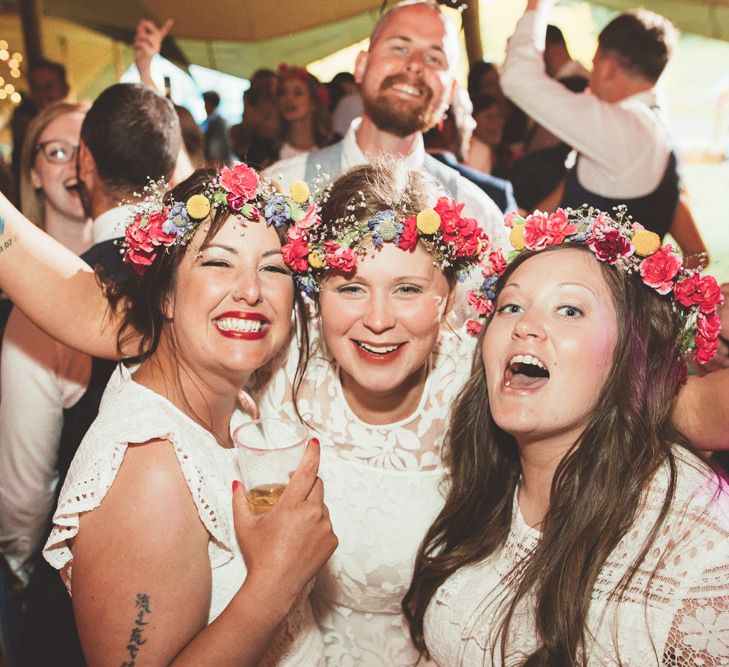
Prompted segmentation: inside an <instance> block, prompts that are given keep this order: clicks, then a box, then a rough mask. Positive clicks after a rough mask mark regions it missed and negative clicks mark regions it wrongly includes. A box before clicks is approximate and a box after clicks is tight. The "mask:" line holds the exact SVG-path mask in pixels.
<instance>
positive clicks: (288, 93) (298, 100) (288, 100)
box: [278, 77, 314, 123]
mask: <svg viewBox="0 0 729 667" xmlns="http://www.w3.org/2000/svg"><path fill="white" fill-rule="evenodd" d="M278 109H279V112H280V114H281V118H282V119H283V120H284V121H285V122H287V123H293V122H295V121H299V120H303V119H305V118H308V117H310V116H311V115H312V114H313V112H314V104H313V102H312V99H311V95H310V93H309V87H308V86H307V85H306V84H305V83H304V82H303V81H301V80H300V79H298V78H296V77H287V78H285V79H284V80H283V81H282V82H281V85H280V86H279V87H278Z"/></svg>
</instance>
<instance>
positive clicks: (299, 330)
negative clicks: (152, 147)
mask: <svg viewBox="0 0 729 667" xmlns="http://www.w3.org/2000/svg"><path fill="white" fill-rule="evenodd" d="M217 175H218V170H217V169H213V168H203V169H198V170H197V171H195V172H193V174H192V175H191V176H190V177H189V178H187V179H186V180H184V181H182V182H181V183H180V184H179V185H177V186H176V187H175V188H173V189H172V190H170V192H168V193H167V194H166V195H165V202H166V203H167V204H172V203H173V202H184V201H187V200H188V199H189V198H190V197H191V196H192V195H195V194H201V193H203V192H204V191H205V190H206V188H207V186H208V185H209V184H210V183H211V182H212V181H213V179H214V178H216V177H217ZM229 216H230V213H229V212H228V210H227V209H225V208H223V207H216V208H214V209H213V211H212V213H211V214H210V219H209V227H208V229H207V231H206V232H205V238H204V240H203V242H202V245H201V249H203V248H205V247H207V245H208V244H209V243H210V242H211V241H212V240H213V238H214V237H215V235H216V234H217V233H218V232H219V231H220V229H221V228H222V227H223V225H224V224H225V222H226V221H227V220H228V217H229ZM256 224H265V223H264V222H261V223H256ZM286 231H287V227H286V225H284V226H282V227H280V228H277V229H276V233H277V235H278V238H279V240H280V241H281V243H282V244H283V243H285V242H286ZM188 250H189V246H188V245H173V246H171V247H170V248H168V249H166V252H160V253H159V254H158V255H157V256H156V257H155V259H154V261H153V262H152V264H151V266H149V267H148V268H147V270H146V271H145V272H144V274H143V275H141V276H137V275H136V274H135V275H133V276H130V277H129V278H128V279H127V280H125V281H122V282H119V283H115V282H112V281H109V280H108V279H105V278H104V277H103V276H102V281H103V282H104V283H105V288H106V292H107V298H108V299H109V302H110V304H111V307H112V308H121V309H122V314H123V318H122V325H121V327H120V329H119V334H118V338H117V347H118V350H119V352H120V354H121V351H122V350H124V349H136V350H137V354H135V355H134V356H127V357H126V358H125V359H124V361H125V363H127V364H133V363H140V362H142V361H144V360H145V359H149V358H150V357H151V356H152V355H153V354H154V352H155V351H156V350H157V348H158V347H159V343H160V339H161V337H162V336H163V335H169V333H168V328H167V327H165V321H166V319H167V318H166V317H165V314H164V313H165V304H166V303H167V302H168V300H169V298H170V296H171V295H172V292H173V290H174V287H175V283H176V280H177V270H178V268H179V266H180V262H182V259H183V257H184V256H185V253H186V252H188ZM294 315H295V322H296V326H295V334H296V336H297V340H298V344H299V366H298V367H297V373H296V374H297V377H298V375H299V374H300V373H302V372H303V368H304V365H305V363H306V359H307V358H308V355H309V334H308V329H307V326H306V320H307V315H306V306H305V304H304V300H303V298H302V297H301V295H300V294H299V293H298V290H296V289H295V288H294ZM169 342H170V345H172V346H173V349H174V340H173V339H172V337H171V336H170V337H169Z"/></svg>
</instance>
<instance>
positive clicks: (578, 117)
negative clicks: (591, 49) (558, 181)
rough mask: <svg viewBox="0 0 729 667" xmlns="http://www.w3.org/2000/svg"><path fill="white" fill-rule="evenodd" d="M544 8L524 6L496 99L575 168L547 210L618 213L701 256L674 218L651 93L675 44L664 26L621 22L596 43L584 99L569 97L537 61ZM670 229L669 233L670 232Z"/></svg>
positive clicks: (691, 228) (687, 226)
mask: <svg viewBox="0 0 729 667" xmlns="http://www.w3.org/2000/svg"><path fill="white" fill-rule="evenodd" d="M552 5H553V0H528V3H527V8H526V11H525V13H524V16H523V17H522V18H521V19H520V21H519V23H518V24H517V27H516V31H515V32H514V34H513V36H512V37H511V39H510V40H509V44H508V47H507V53H506V61H505V62H504V68H503V71H502V77H501V85H502V87H503V89H504V93H505V94H506V95H507V96H508V97H509V98H510V99H511V100H512V101H514V102H515V103H516V104H517V105H518V106H519V107H521V108H522V109H523V110H524V111H525V112H526V113H527V114H529V115H530V116H531V117H532V118H533V119H534V120H535V121H536V122H538V123H539V124H540V125H542V126H544V127H545V128H546V129H547V130H549V131H550V132H552V133H553V134H554V135H555V136H557V137H558V138H560V139H561V140H562V141H564V142H566V143H567V144H568V145H570V146H573V147H574V148H575V150H576V152H577V155H576V163H575V165H574V167H573V168H571V169H570V170H569V171H568V172H567V178H566V181H565V185H564V190H563V192H562V193H557V194H558V195H559V196H556V197H555V201H554V204H557V203H560V199H561V204H562V205H564V206H580V205H581V204H583V203H588V204H591V205H593V206H596V207H598V208H601V209H604V210H610V209H612V208H613V207H614V206H616V205H618V204H622V203H624V204H626V205H627V206H628V211H629V213H631V214H632V215H633V217H634V218H635V219H636V220H637V221H638V222H641V223H642V224H643V225H644V226H646V227H648V228H649V229H653V230H654V231H656V232H657V233H658V234H660V235H661V236H663V235H664V234H665V233H666V232H669V231H670V232H671V234H672V235H673V236H674V238H676V240H677V241H678V243H679V244H680V245H681V247H682V249H683V250H684V253H686V254H693V253H697V252H702V251H704V250H705V247H704V245H703V242H702V241H701V237H700V235H699V233H698V230H697V229H696V226H695V223H694V222H693V219H692V218H691V217H690V216H680V215H676V212H677V210H678V209H679V196H680V192H681V187H680V179H679V176H678V170H677V165H676V156H675V154H674V152H673V148H672V142H671V138H670V135H669V132H668V129H667V126H666V119H665V118H663V116H662V111H661V109H660V104H659V95H658V91H657V90H656V83H657V82H658V79H659V78H660V76H661V74H662V72H663V69H664V68H665V66H666V64H667V63H668V61H669V59H670V57H671V54H672V51H673V46H674V43H675V40H676V35H675V31H674V29H673V26H672V25H671V23H670V22H669V21H668V20H667V19H665V18H663V17H662V16H659V15H657V14H654V13H652V12H647V11H645V10H641V11H636V12H629V13H627V14H622V15H620V16H618V17H617V18H616V19H614V20H613V21H611V22H610V23H609V24H608V25H607V26H606V27H605V29H604V30H603V31H602V33H601V34H600V37H599V40H598V48H597V51H596V53H595V57H594V59H593V70H592V72H591V74H590V79H589V83H590V92H589V93H573V92H571V91H570V90H568V89H567V88H565V87H564V86H563V85H562V84H561V83H559V82H558V81H556V80H555V79H553V78H551V77H550V76H549V74H548V73H547V72H546V71H545V63H544V59H543V51H544V42H545V32H546V28H547V18H548V14H549V10H550V9H551V7H552ZM674 220H675V221H676V223H677V224H674Z"/></svg>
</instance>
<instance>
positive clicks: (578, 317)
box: [482, 248, 618, 446]
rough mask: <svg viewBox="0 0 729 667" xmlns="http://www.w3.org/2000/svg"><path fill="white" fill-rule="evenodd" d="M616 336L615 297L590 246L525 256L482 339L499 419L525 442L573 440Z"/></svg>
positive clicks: (492, 402) (597, 391)
mask: <svg viewBox="0 0 729 667" xmlns="http://www.w3.org/2000/svg"><path fill="white" fill-rule="evenodd" d="M617 340H618V323H617V317H616V314H615V307H614V304H613V298H612V296H611V293H610V288H609V287H608V285H607V283H606V282H605V279H604V277H603V275H602V270H601V268H600V266H599V264H598V261H597V260H596V259H595V258H594V257H593V256H592V254H591V253H587V252H582V251H580V250H576V249H569V248H567V249H560V250H558V251H553V252H546V253H542V254H539V255H536V256H535V257H531V258H529V259H527V260H525V261H524V263H523V264H521V265H520V266H518V267H517V268H516V270H515V271H514V273H512V274H511V276H510V277H509V280H508V281H507V283H506V285H505V286H504V288H503V289H502V290H501V292H500V293H499V295H498V299H497V302H496V314H495V315H494V317H493V320H492V321H491V323H490V324H489V326H488V330H487V331H486V333H485V335H484V340H483V348H482V355H483V363H484V368H485V371H486V382H487V387H488V396H489V404H490V408H491V413H492V415H493V418H494V421H495V422H496V423H497V424H498V426H499V427H500V428H502V429H503V430H504V431H506V432H507V433H510V434H511V435H513V436H514V437H515V438H516V439H517V442H519V444H520V445H522V444H526V443H529V442H546V441H552V442H555V443H557V444H564V445H565V446H571V445H572V444H573V443H574V442H575V441H576V440H577V438H578V437H579V435H580V433H581V432H582V430H583V428H584V426H585V424H586V420H587V415H588V414H589V412H590V411H591V410H592V408H593V407H594V406H595V404H596V402H597V399H598V396H599V395H600V392H601V390H602V388H603V386H604V385H605V381H606V379H607V377H608V374H609V373H610V369H611V366H612V360H613V352H614V350H615V346H616V343H617Z"/></svg>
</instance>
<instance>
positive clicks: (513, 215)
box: [504, 211, 519, 227]
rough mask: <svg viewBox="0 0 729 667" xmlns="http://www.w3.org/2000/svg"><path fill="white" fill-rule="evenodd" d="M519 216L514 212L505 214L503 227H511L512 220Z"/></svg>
mask: <svg viewBox="0 0 729 667" xmlns="http://www.w3.org/2000/svg"><path fill="white" fill-rule="evenodd" d="M518 217H519V214H518V213H517V212H516V211H512V212H511V213H507V214H506V215H505V216H504V227H511V226H512V225H513V224H514V218H518Z"/></svg>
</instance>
